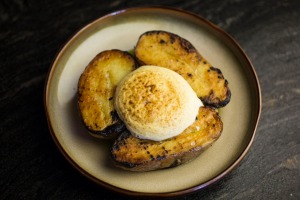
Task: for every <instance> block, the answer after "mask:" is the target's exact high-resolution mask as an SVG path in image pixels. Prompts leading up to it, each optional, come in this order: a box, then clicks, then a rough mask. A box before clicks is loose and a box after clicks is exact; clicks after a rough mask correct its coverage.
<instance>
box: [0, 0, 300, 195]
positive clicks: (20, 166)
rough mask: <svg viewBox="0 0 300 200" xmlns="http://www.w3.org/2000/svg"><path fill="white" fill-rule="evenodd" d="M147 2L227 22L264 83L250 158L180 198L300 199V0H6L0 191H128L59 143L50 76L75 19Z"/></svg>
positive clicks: (0, 6) (1, 27)
mask: <svg viewBox="0 0 300 200" xmlns="http://www.w3.org/2000/svg"><path fill="white" fill-rule="evenodd" d="M162 2H163V3H162ZM146 5H163V6H171V7H175V8H180V9H184V10H187V11H191V12H194V13H197V14H199V15H201V16H203V17H205V18H207V19H208V20H210V21H211V22H213V23H214V24H216V25H217V26H219V27H220V28H222V29H224V30H225V31H226V32H228V33H229V34H230V35H231V36H232V37H233V38H235V39H236V41H237V42H238V43H239V44H240V45H241V47H242V48H243V49H244V50H245V52H246V53H247V55H248V56H249V58H250V60H251V61H252V63H253V65H254V67H255V69H256V72H257V74H258V77H259V80H260V84H261V88H262V99H263V109H262V115H261V120H260V123H259V126H258V129H257V135H256V137H255V140H254V143H253V145H252V147H251V149H250V151H249V152H248V154H247V155H246V157H245V158H244V160H243V161H242V162H241V163H240V164H239V166H238V167H237V168H235V169H234V170H233V171H232V172H231V173H230V174H228V175H227V176H225V178H224V179H222V180H221V181H219V182H217V183H216V184H214V185H212V186H210V187H208V188H205V189H203V190H201V191H198V192H195V193H193V194H190V195H187V196H184V197H180V198H178V199H300V136H299V130H300V117H299V116H300V98H299V97H300V1H298V0H273V1H272V0H270V1H267V0H265V1H263V0H262V1H252V0H239V1H238V0H226V1H217V0H208V1H200V0H190V1H183V0H182V1H180V0H173V1H171V0H165V1H162V0H155V1H133V0H131V1H129V0H128V1H121V0H112V1H91V0H88V1H81V0H65V1H58V0H52V1H40V0H31V1H27V0H2V1H1V2H0V73H1V77H0V110H1V112H0V119H1V126H0V149H1V154H0V155H1V156H0V158H1V160H0V176H1V177H0V199H101V198H102V199H125V197H123V196H121V195H119V194H116V193H113V192H111V191H108V190H106V189H104V188H102V187H98V186H96V185H95V184H94V183H92V182H90V181H89V180H88V179H86V178H85V177H83V176H82V175H81V174H80V173H78V172H77V171H76V170H75V169H74V168H73V167H72V166H71V165H70V164H69V163H68V162H67V161H66V160H65V159H64V157H63V156H62V155H61V153H60V152H59V151H58V149H57V148H56V146H55V144H54V142H53V140H52V138H51V136H50V133H49V130H48V126H47V122H46V117H45V111H44V105H43V91H44V81H45V78H46V75H47V71H48V69H49V67H50V65H51V62H52V60H53V59H54V57H55V56H56V54H57V52H58V51H59V50H60V48H61V47H62V45H63V44H64V43H65V42H66V41H67V40H68V39H69V38H70V37H71V36H72V35H73V34H74V33H75V32H76V31H77V30H78V29H80V28H81V27H83V26H84V25H86V24H87V23H89V22H91V21H93V20H95V19H97V18H99V17H101V16H103V15H104V14H107V13H110V12H112V11H116V10H119V9H124V8H128V7H135V6H146ZM233 123H234V122H233ZM126 198H128V199H129V197H126Z"/></svg>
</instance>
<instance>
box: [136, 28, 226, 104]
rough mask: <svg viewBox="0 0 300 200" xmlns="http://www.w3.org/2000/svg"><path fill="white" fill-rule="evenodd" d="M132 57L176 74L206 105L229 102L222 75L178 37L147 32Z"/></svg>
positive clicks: (162, 32)
mask: <svg viewBox="0 0 300 200" xmlns="http://www.w3.org/2000/svg"><path fill="white" fill-rule="evenodd" d="M134 53H135V56H136V58H137V60H138V62H139V64H140V65H157V66H161V67H166V68H169V69H171V70H173V71H175V72H177V73H179V74H180V75H181V76H183V77H184V78H185V79H186V80H187V82H188V83H189V84H190V85H191V87H192V88H193V89H194V91H195V92H196V94H197V96H198V97H199V98H200V99H201V100H202V101H203V103H204V104H205V105H209V106H213V107H216V108H218V107H223V106H225V105H226V104H227V103H228V102H229V101H230V96H231V93H230V90H229V87H228V82H227V80H225V79H224V77H223V75H222V72H221V71H220V70H219V69H218V68H215V67H213V66H211V65H210V64H209V62H208V61H207V60H206V59H205V58H203V56H201V55H200V54H199V52H198V51H197V50H196V49H195V47H194V46H193V45H192V44H191V43H190V42H189V41H187V40H185V39H183V38H181V37H180V36H178V35H175V34H173V33H169V32H165V31H149V32H146V33H144V34H142V35H141V36H140V38H139V40H138V42H137V44H136V46H135V49H134Z"/></svg>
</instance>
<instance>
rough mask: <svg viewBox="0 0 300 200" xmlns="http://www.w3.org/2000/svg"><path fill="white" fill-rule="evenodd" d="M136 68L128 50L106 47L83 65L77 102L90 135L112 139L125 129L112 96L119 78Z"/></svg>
mask: <svg viewBox="0 0 300 200" xmlns="http://www.w3.org/2000/svg"><path fill="white" fill-rule="evenodd" d="M136 67H137V65H136V62H135V60H134V58H133V57H132V56H131V55H130V54H129V53H127V52H124V51H121V50H107V51H103V52H101V53H99V54H98V55H96V57H95V58H94V59H93V60H92V61H91V62H90V63H89V64H88V66H87V67H86V68H85V70H84V72H83V73H82V75H81V76H80V79H79V82H78V105H79V110H80V114H81V118H82V121H83V123H84V125H85V127H86V128H87V129H88V130H89V132H90V133H91V135H93V136H95V137H98V138H113V137H115V136H116V135H118V134H119V133H120V132H121V131H123V130H124V129H125V125H124V123H123V122H122V121H121V120H120V119H119V117H118V115H117V114H116V111H115V108H114V104H113V96H114V92H115V89H116V86H117V84H118V83H119V81H120V80H121V79H122V78H123V77H124V76H126V75H127V74H128V73H130V72H131V71H133V70H134V69H136Z"/></svg>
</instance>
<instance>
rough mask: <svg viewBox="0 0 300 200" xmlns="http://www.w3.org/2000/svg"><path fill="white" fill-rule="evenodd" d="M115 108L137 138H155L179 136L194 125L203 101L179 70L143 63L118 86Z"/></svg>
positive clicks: (155, 139) (157, 139)
mask: <svg viewBox="0 0 300 200" xmlns="http://www.w3.org/2000/svg"><path fill="white" fill-rule="evenodd" d="M114 103H115V108H116V111H117V113H118V115H119V116H120V118H121V120H122V121H123V122H124V123H125V125H126V127H127V129H128V130H129V131H130V132H131V133H132V134H133V135H134V136H136V137H139V138H141V139H149V140H154V141H160V140H165V139H167V138H171V137H174V136H176V135H179V134H180V133H182V132H183V131H184V129H186V128H187V127H188V126H190V125H191V124H193V122H194V121H195V118H196V116H197V114H198V110H199V107H200V106H202V105H203V104H202V102H201V100H200V99H199V98H198V97H197V95H196V93H195V92H194V91H193V89H192V88H191V86H190V85H189V84H188V82H187V81H186V80H185V79H184V78H183V77H182V76H180V75H179V74H177V73H176V72H174V71H172V70H169V69H166V68H163V67H158V66H149V65H148V66H142V67H140V68H138V69H137V70H135V71H133V72H131V73H130V74H128V75H127V76H126V77H125V78H124V79H123V80H122V81H121V82H120V83H119V84H118V86H117V89H116V93H115V98H114Z"/></svg>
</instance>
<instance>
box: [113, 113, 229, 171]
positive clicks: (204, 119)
mask: <svg viewBox="0 0 300 200" xmlns="http://www.w3.org/2000/svg"><path fill="white" fill-rule="evenodd" d="M199 127H200V129H199ZM222 129H223V123H222V121H221V118H220V117H219V115H218V113H217V111H216V110H215V109H213V108H210V107H201V108H200V109H199V113H198V116H197V119H196V121H195V122H194V123H193V124H192V125H191V126H190V127H188V128H187V129H186V130H185V131H184V132H183V133H181V134H180V135H178V136H176V137H173V138H170V139H167V140H164V141H160V142H156V141H150V140H143V139H138V138H136V137H134V136H132V135H131V134H130V133H129V132H128V131H124V132H123V133H122V134H121V135H120V136H119V137H118V138H117V140H116V141H115V142H114V144H113V146H112V148H111V155H112V159H113V161H114V163H115V165H116V166H117V167H120V168H122V169H125V170H129V171H139V172H144V171H152V170H157V169H163V168H169V167H175V166H178V165H181V164H183V163H186V162H189V161H191V160H193V159H195V158H196V157H197V156H198V155H199V154H201V153H202V152H203V151H204V150H205V149H206V148H208V147H210V146H211V145H212V143H213V142H215V141H216V140H217V139H218V138H219V137H220V135H221V132H222Z"/></svg>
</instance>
